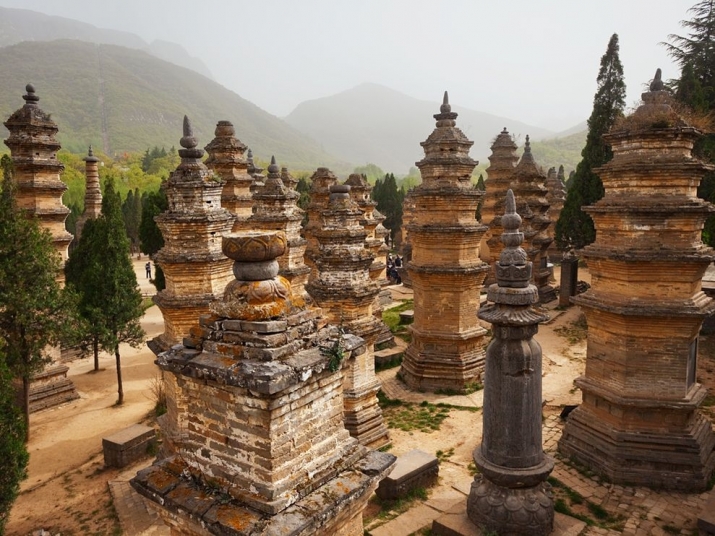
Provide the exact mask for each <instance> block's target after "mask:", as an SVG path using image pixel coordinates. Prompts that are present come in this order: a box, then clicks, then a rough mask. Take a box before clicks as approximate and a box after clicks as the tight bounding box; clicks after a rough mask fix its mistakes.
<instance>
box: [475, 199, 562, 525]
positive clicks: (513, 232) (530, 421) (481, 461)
mask: <svg viewBox="0 0 715 536" xmlns="http://www.w3.org/2000/svg"><path fill="white" fill-rule="evenodd" d="M501 223H502V227H503V229H504V231H503V232H502V235H501V240H502V242H503V244H504V246H505V248H504V249H503V250H502V252H501V254H500V256H499V261H498V262H497V263H496V265H495V273H496V279H497V284H495V285H491V286H490V287H489V291H488V294H487V297H488V299H489V301H490V302H493V303H491V304H489V305H487V306H485V307H483V308H482V309H481V310H480V311H479V315H478V316H479V318H481V319H482V320H486V321H487V322H491V323H492V330H493V332H494V338H493V339H492V342H491V343H490V344H489V347H488V348H487V354H486V367H485V377H484V410H483V425H484V426H483V429H484V431H483V434H482V443H481V445H479V446H478V447H477V448H476V449H475V450H474V455H473V456H474V463H475V464H476V466H477V467H478V468H479V470H480V474H478V475H477V476H476V477H475V479H474V483H473V484H472V488H471V491H470V493H469V499H468V500H467V515H468V516H469V519H471V520H472V522H473V523H475V524H477V525H478V526H479V527H481V528H482V529H484V530H486V531H493V532H496V533H497V534H510V535H512V534H524V535H527V534H528V535H530V536H540V535H546V534H549V533H550V532H551V530H552V529H553V524H554V504H553V500H552V498H551V493H550V486H549V485H548V484H547V483H546V482H545V481H546V478H547V477H548V476H549V473H551V470H552V469H553V468H554V462H553V460H552V459H551V458H550V457H548V456H546V454H544V449H543V447H542V437H541V347H540V346H539V343H538V342H536V341H535V340H534V339H533V336H534V335H535V334H536V332H537V331H538V329H539V327H538V324H539V322H543V321H545V320H548V316H547V315H545V314H543V313H540V312H538V311H536V310H535V309H534V308H533V306H534V304H536V303H538V301H539V292H538V289H537V288H536V286H535V285H530V284H529V280H530V278H531V270H532V263H531V262H530V261H528V260H527V254H526V252H525V251H524V250H523V249H522V248H521V247H520V246H521V243H522V242H523V240H524V234H523V233H521V232H520V231H519V226H520V224H521V217H520V216H519V215H518V214H517V213H516V203H515V201H514V194H513V192H512V191H511V190H509V191H508V192H507V196H506V213H505V214H504V216H503V217H502V218H501Z"/></svg>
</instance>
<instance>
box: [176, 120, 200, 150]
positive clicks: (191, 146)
mask: <svg viewBox="0 0 715 536" xmlns="http://www.w3.org/2000/svg"><path fill="white" fill-rule="evenodd" d="M179 144H180V145H181V146H182V147H183V149H179V156H180V157H181V158H182V159H187V158H188V159H192V158H193V159H198V158H201V157H202V156H203V155H204V151H203V149H197V145H198V144H199V141H198V140H197V139H196V137H195V136H194V128H193V127H192V126H191V121H190V120H189V117H188V116H186V115H185V116H184V135H183V136H182V138H181V140H179Z"/></svg>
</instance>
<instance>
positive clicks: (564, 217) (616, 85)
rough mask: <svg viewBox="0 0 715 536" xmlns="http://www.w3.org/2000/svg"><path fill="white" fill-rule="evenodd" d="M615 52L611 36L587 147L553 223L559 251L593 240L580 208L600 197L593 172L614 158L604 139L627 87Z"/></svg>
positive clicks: (590, 225) (592, 229)
mask: <svg viewBox="0 0 715 536" xmlns="http://www.w3.org/2000/svg"><path fill="white" fill-rule="evenodd" d="M618 49H619V47H618V34H613V35H612V36H611V39H610V41H609V42H608V48H607V49H606V53H605V54H604V55H603V57H602V58H601V67H600V69H599V71H598V78H597V79H596V80H597V84H598V89H597V90H596V95H595V96H594V99H593V111H592V112H591V116H590V117H589V118H588V135H587V136H586V146H585V147H584V148H583V151H582V152H581V158H582V159H581V162H579V164H578V166H576V172H575V173H574V176H573V179H570V183H571V184H570V186H569V190H568V193H567V194H566V201H565V202H564V208H563V210H562V211H561V216H560V217H559V220H558V222H556V244H557V246H558V248H559V249H560V250H562V251H564V250H567V249H572V248H573V249H581V248H583V247H585V246H587V245H588V244H590V243H592V242H593V241H594V240H595V238H596V229H595V227H594V225H593V220H592V219H591V217H590V216H589V215H588V214H586V213H585V212H584V211H582V210H581V207H582V206H586V205H592V204H593V203H595V202H596V201H598V200H599V199H601V198H602V197H603V193H604V191H603V183H602V182H601V179H600V177H599V176H598V175H596V173H595V171H594V170H595V169H596V168H598V167H599V166H602V165H603V164H605V163H606V162H608V161H609V160H610V159H611V158H613V153H612V152H611V149H610V147H608V145H606V143H605V142H604V141H603V135H604V134H606V133H607V132H608V131H609V130H610V129H611V127H613V125H614V124H615V122H616V119H618V117H620V116H622V115H623V109H624V108H625V98H626V84H625V82H624V80H623V66H622V65H621V60H620V59H619V57H618Z"/></svg>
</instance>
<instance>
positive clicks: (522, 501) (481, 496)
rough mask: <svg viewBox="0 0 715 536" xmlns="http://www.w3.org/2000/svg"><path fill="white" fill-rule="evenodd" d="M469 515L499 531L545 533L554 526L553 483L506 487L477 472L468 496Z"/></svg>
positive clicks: (489, 527)
mask: <svg viewBox="0 0 715 536" xmlns="http://www.w3.org/2000/svg"><path fill="white" fill-rule="evenodd" d="M467 515H468V516H469V519H470V520H471V521H472V522H473V523H475V524H476V525H478V526H479V527H481V528H482V529H483V530H486V531H495V532H497V533H498V534H500V535H512V534H513V535H517V534H518V535H525V536H526V535H528V536H542V535H543V536H545V535H546V534H550V533H551V531H552V530H553V527H554V506H553V499H552V497H551V485H550V484H548V483H546V482H542V483H540V484H538V485H536V486H534V487H530V488H504V487H501V486H497V485H496V484H494V483H492V482H490V481H489V480H487V479H486V478H484V477H483V476H482V475H477V476H476V478H475V479H474V482H473V483H472V489H471V491H470V493H469V499H467Z"/></svg>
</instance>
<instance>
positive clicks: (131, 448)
mask: <svg viewBox="0 0 715 536" xmlns="http://www.w3.org/2000/svg"><path fill="white" fill-rule="evenodd" d="M155 437H156V432H155V431H154V429H153V428H150V427H149V426H144V425H142V424H135V425H133V426H130V427H128V428H125V429H124V430H120V431H119V432H116V433H114V434H112V435H110V436H109V437H104V438H102V450H103V451H104V465H106V466H107V467H125V466H126V465H128V464H130V463H132V462H133V461H136V460H138V459H139V458H141V457H142V456H143V455H144V454H145V453H146V450H147V448H148V447H149V444H150V443H151V442H152V441H154V439H155Z"/></svg>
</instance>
